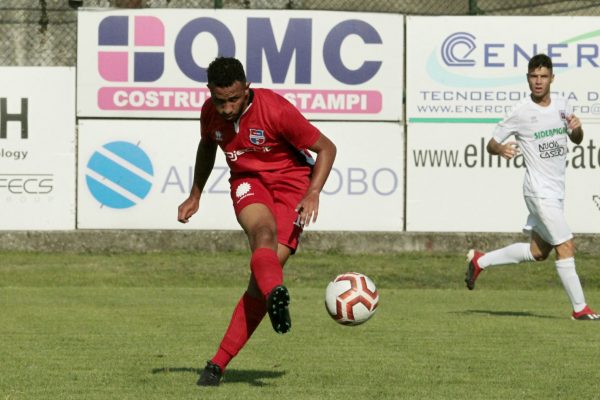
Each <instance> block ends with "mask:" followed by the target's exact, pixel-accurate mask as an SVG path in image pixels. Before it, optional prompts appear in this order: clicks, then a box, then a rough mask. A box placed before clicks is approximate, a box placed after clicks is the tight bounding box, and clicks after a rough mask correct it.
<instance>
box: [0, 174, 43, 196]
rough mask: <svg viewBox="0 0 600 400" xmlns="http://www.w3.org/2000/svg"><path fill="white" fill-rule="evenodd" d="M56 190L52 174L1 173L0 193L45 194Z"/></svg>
mask: <svg viewBox="0 0 600 400" xmlns="http://www.w3.org/2000/svg"><path fill="white" fill-rule="evenodd" d="M53 190H54V176H53V175H52V174H0V193H4V194H11V195H43V194H50V193H51V192H52V191H53Z"/></svg>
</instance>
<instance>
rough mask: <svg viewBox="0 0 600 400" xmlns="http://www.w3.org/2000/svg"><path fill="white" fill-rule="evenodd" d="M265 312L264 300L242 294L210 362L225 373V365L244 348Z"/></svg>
mask: <svg viewBox="0 0 600 400" xmlns="http://www.w3.org/2000/svg"><path fill="white" fill-rule="evenodd" d="M266 312H267V307H266V302H265V301H264V299H262V298H256V297H252V296H250V295H249V294H248V293H244V295H243V296H242V298H241V299H240V301H239V302H238V304H237V306H236V307H235V310H233V315H232V317H231V322H230V323H229V327H228V328H227V331H226V332H225V336H224V337H223V340H222V341H221V345H220V346H219V350H217V354H215V356H214V357H213V358H212V360H211V361H212V362H213V363H215V364H217V365H218V366H219V367H221V370H222V371H225V368H226V367H227V364H229V362H230V361H231V359H232V358H233V357H235V356H236V355H237V353H239V351H240V350H241V349H242V347H244V345H245V344H246V342H247V341H248V339H250V336H252V333H254V330H255V329H256V327H258V325H259V324H260V321H262V319H263V317H264V316H265V313H266Z"/></svg>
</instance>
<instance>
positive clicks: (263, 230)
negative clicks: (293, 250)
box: [251, 225, 277, 248]
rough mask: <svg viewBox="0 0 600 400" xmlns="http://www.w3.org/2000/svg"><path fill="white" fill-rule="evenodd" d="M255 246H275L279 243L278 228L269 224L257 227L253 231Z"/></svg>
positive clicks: (252, 236) (252, 239)
mask: <svg viewBox="0 0 600 400" xmlns="http://www.w3.org/2000/svg"><path fill="white" fill-rule="evenodd" d="M251 241H252V243H253V244H254V246H253V247H254V248H259V247H269V248H270V247H273V246H276V245H277V229H276V228H274V227H271V226H269V225H261V226H258V227H256V228H255V229H254V230H253V231H252V233H251Z"/></svg>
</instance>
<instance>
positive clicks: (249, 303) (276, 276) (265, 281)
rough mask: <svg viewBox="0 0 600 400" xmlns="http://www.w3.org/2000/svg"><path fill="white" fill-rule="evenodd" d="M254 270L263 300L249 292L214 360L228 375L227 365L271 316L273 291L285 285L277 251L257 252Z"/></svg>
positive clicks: (253, 254)
mask: <svg viewBox="0 0 600 400" xmlns="http://www.w3.org/2000/svg"><path fill="white" fill-rule="evenodd" d="M250 269H251V271H252V274H253V275H254V280H255V281H256V284H257V285H258V289H259V290H260V292H261V293H262V295H263V297H262V298H256V297H252V296H250V295H249V294H248V293H247V292H246V293H244V295H243V296H242V298H241V299H240V301H239V302H238V304H237V306H236V307H235V310H233V315H232V316H231V322H229V327H228V328H227V331H226V332H225V336H224V337H223V340H222V341H221V344H220V345H219V350H217V354H215V356H214V357H213V358H212V360H211V361H212V362H213V363H215V364H217V365H218V366H219V367H221V370H222V371H225V368H226V367H227V364H229V362H230V361H231V360H232V359H233V357H235V356H236V355H237V354H238V353H239V351H240V350H241V349H242V347H244V346H245V345H246V342H248V339H250V336H252V333H254V331H255V330H256V328H257V327H258V325H259V324H260V321H262V319H263V317H264V316H265V314H266V312H267V305H266V298H267V297H268V296H269V293H271V290H273V288H274V287H275V286H278V285H281V284H282V283H283V268H282V267H281V264H280V263H279V258H278V257H277V252H276V251H275V250H272V249H268V248H264V247H263V248H259V249H256V250H254V252H253V253H252V258H251V259H250Z"/></svg>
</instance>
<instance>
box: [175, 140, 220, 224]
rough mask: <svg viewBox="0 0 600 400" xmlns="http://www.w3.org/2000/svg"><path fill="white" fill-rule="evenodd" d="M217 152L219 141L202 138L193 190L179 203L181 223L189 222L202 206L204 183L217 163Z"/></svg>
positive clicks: (178, 217) (179, 219)
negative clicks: (201, 197)
mask: <svg viewBox="0 0 600 400" xmlns="http://www.w3.org/2000/svg"><path fill="white" fill-rule="evenodd" d="M216 154H217V143H216V142H214V141H212V140H208V139H204V138H202V139H200V143H199V144H198V150H197V151H196V164H195V166H194V182H193V184H192V190H191V192H190V195H189V196H188V198H187V199H186V200H185V201H184V202H183V203H181V205H179V208H178V210H177V211H178V213H177V220H178V221H179V222H181V223H184V224H185V223H187V222H188V221H189V219H190V217H191V216H192V215H194V214H195V213H196V211H198V208H199V207H200V196H201V195H202V190H204V185H206V181H207V180H208V177H209V176H210V173H211V172H212V169H213V167H214V165H215V156H216Z"/></svg>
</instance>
